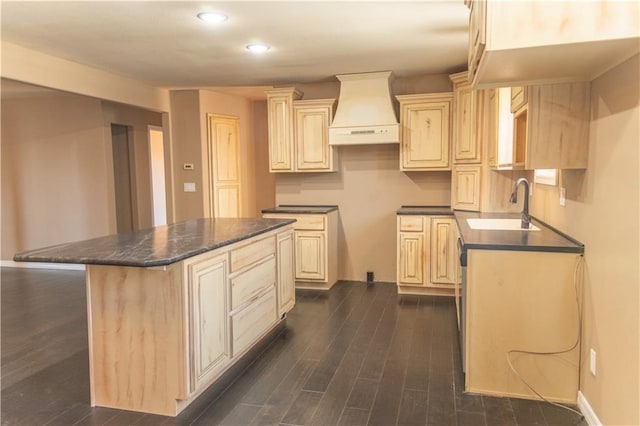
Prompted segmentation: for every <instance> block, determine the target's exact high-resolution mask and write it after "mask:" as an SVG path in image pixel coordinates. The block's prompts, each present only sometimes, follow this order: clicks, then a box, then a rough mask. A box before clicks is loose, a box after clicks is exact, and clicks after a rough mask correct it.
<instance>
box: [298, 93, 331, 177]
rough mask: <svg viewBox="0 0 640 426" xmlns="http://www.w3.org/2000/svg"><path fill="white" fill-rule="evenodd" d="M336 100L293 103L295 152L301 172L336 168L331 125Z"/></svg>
mask: <svg viewBox="0 0 640 426" xmlns="http://www.w3.org/2000/svg"><path fill="white" fill-rule="evenodd" d="M335 103H336V101H335V99H311V100H302V101H294V102H293V111H294V115H295V139H294V141H295V143H294V152H295V155H296V169H297V170H298V171H314V172H318V171H326V172H332V171H335V168H334V151H333V147H332V146H329V125H330V124H331V119H332V118H333V110H334V106H335Z"/></svg>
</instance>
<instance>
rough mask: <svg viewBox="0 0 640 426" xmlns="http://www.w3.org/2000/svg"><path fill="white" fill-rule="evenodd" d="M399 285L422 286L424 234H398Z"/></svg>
mask: <svg viewBox="0 0 640 426" xmlns="http://www.w3.org/2000/svg"><path fill="white" fill-rule="evenodd" d="M398 244H399V246H400V254H399V265H398V268H399V270H398V281H399V284H420V285H422V284H424V234H423V233H421V232H400V234H399V241H398Z"/></svg>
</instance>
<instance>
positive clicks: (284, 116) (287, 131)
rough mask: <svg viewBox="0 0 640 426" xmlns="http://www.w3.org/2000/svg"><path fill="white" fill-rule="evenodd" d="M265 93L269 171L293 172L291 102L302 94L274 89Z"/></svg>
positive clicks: (295, 91) (292, 89)
mask: <svg viewBox="0 0 640 426" xmlns="http://www.w3.org/2000/svg"><path fill="white" fill-rule="evenodd" d="M266 93H267V108H268V110H267V116H268V120H267V121H268V126H269V171H271V172H283V171H293V170H294V161H293V153H294V148H293V142H294V134H293V101H294V100H296V99H300V97H302V93H301V92H300V91H298V90H296V89H295V88H285V89H274V90H269V91H267V92H266Z"/></svg>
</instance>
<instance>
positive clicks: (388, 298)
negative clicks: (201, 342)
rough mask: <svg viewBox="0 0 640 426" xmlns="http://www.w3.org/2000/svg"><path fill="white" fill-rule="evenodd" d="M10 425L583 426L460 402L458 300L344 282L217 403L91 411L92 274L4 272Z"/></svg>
mask: <svg viewBox="0 0 640 426" xmlns="http://www.w3.org/2000/svg"><path fill="white" fill-rule="evenodd" d="M1 278H2V281H1V282H2V306H1V308H2V401H1V402H2V411H1V419H2V425H28V426H30V425H44V424H46V425H116V426H118V425H174V424H176V425H217V424H220V425H251V424H256V425H278V424H280V425H366V424H369V425H385V426H387V425H426V424H428V425H473V426H476V425H575V424H580V425H586V423H585V422H584V420H583V419H581V418H580V417H579V416H577V415H574V414H572V413H569V412H567V411H565V410H562V409H559V408H556V407H554V406H551V405H548V404H545V403H541V402H537V401H526V400H519V399H511V398H489V397H481V396H477V395H465V394H464V393H463V392H462V373H461V368H460V349H459V345H458V342H457V329H456V323H455V305H454V303H453V300H452V299H448V298H433V297H416V296H399V295H398V294H397V293H396V290H395V286H393V285H389V284H383V283H376V284H375V285H374V286H373V287H370V288H368V287H367V286H366V285H365V284H364V283H357V282H346V281H343V282H340V283H338V284H337V285H336V286H335V287H334V288H333V289H332V290H331V291H329V292H324V293H323V292H311V291H297V292H296V295H297V303H296V306H295V308H294V309H293V310H292V311H291V312H290V314H289V317H288V319H287V328H286V331H285V332H284V333H282V334H281V335H279V336H278V338H276V339H275V340H274V342H273V343H272V344H270V345H269V346H268V347H267V349H266V350H265V351H264V353H263V354H262V355H261V356H260V357H259V358H258V359H257V360H256V361H255V362H254V363H253V364H252V365H250V366H249V367H248V368H247V369H246V370H245V371H244V373H243V374H242V375H241V376H240V377H239V378H238V379H237V380H236V381H235V383H233V384H232V385H231V386H230V387H229V388H228V389H227V390H226V391H225V392H224V393H223V394H222V395H220V396H219V397H218V398H217V399H213V400H212V399H211V398H209V399H207V396H206V395H204V396H203V397H201V398H199V399H198V400H196V401H195V402H194V404H192V405H191V406H190V407H189V408H188V409H187V410H185V411H184V412H183V413H181V415H179V416H178V417H176V418H169V417H163V416H156V415H150V414H143V413H135V412H128V411H121V410H114V409H107V408H92V407H91V406H90V405H89V372H88V353H87V340H86V308H85V290H84V273H83V272H77V271H51V270H26V269H14V268H3V269H2V277H1Z"/></svg>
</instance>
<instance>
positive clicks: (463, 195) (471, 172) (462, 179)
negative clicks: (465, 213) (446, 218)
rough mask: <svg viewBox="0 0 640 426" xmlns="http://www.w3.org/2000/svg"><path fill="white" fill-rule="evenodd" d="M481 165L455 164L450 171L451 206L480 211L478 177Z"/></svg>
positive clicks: (479, 176)
mask: <svg viewBox="0 0 640 426" xmlns="http://www.w3.org/2000/svg"><path fill="white" fill-rule="evenodd" d="M481 172H482V166H456V167H454V169H453V173H452V178H453V179H452V180H453V182H452V188H451V195H452V199H451V207H452V208H454V209H459V210H469V211H480V178H481Z"/></svg>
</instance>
